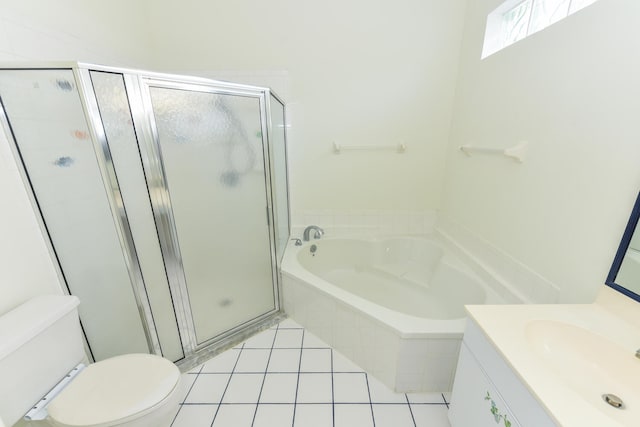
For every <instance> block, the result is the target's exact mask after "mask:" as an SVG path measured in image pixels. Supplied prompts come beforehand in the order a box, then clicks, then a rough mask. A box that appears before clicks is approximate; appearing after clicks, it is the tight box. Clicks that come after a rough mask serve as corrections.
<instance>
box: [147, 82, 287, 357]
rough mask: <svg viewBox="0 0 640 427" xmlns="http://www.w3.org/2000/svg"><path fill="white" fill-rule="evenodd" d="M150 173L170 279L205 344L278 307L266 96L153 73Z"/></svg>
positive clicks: (197, 343)
mask: <svg viewBox="0 0 640 427" xmlns="http://www.w3.org/2000/svg"><path fill="white" fill-rule="evenodd" d="M142 92H143V93H144V98H145V102H146V104H147V105H146V108H145V109H146V110H147V111H152V113H153V117H149V123H150V128H149V130H150V132H151V133H152V134H153V137H152V138H149V139H148V143H147V144H146V150H147V159H158V160H157V161H155V162H151V161H149V160H147V162H146V164H145V167H147V168H148V169H150V170H148V171H147V180H148V182H149V188H150V192H151V198H152V204H153V206H154V211H155V212H156V215H160V217H161V221H160V223H161V224H164V226H160V228H163V229H161V230H159V234H160V240H161V245H162V249H163V253H164V257H165V262H168V264H170V265H172V266H173V267H172V268H171V270H172V273H171V275H170V280H175V281H179V282H181V286H182V288H183V289H185V290H186V292H185V293H186V294H187V295H188V301H189V304H188V307H186V306H185V308H184V310H185V313H184V317H185V318H186V319H187V324H189V325H190V327H191V328H192V329H193V330H192V331H191V340H192V347H194V348H200V347H202V346H203V345H206V344H207V343H208V342H210V341H211V340H213V339H216V338H219V337H222V336H225V335H226V334H227V333H229V332H230V331H233V330H234V329H237V328H239V327H242V326H243V325H246V324H248V323H251V322H252V321H254V320H256V319H259V318H261V317H262V316H265V315H267V314H270V313H272V312H274V311H275V310H276V309H277V302H276V292H275V287H274V284H275V280H274V271H273V269H272V265H274V263H273V259H272V257H273V255H272V250H271V247H272V238H273V236H272V232H271V231H270V230H271V227H270V224H269V222H270V217H271V212H270V211H271V206H270V202H269V197H268V196H269V194H270V191H271V189H270V185H269V183H268V180H267V178H266V177H267V176H268V174H267V172H268V171H266V170H265V165H266V164H268V163H267V162H265V156H266V151H265V148H264V141H263V134H264V133H265V132H264V123H263V122H262V120H261V117H264V114H263V112H264V98H263V95H262V94H261V93H259V92H253V93H252V92H246V93H243V92H233V91H224V90H220V89H218V88H214V87H209V86H200V85H184V84H178V83H167V82H162V81H152V80H144V83H143V85H142Z"/></svg>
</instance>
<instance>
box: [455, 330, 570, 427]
mask: <svg viewBox="0 0 640 427" xmlns="http://www.w3.org/2000/svg"><path fill="white" fill-rule="evenodd" d="M449 420H450V422H451V426H452V427H496V426H499V427H559V426H558V424H556V423H555V422H554V421H553V420H552V418H551V417H550V416H549V415H548V414H547V413H546V411H545V410H544V409H543V407H542V405H541V404H540V403H539V402H538V401H537V400H536V399H535V398H534V397H533V395H532V394H531V392H530V391H529V390H528V389H527V388H526V386H525V385H524V384H523V383H522V382H521V381H520V379H519V378H518V376H517V375H516V374H515V373H514V372H513V370H512V369H511V368H510V367H509V365H508V364H507V363H506V362H505V360H504V358H503V357H502V356H501V355H500V354H499V353H498V351H497V350H496V349H495V347H494V346H493V345H492V344H491V342H490V341H489V340H488V339H487V337H486V335H485V334H484V332H483V331H482V330H481V328H480V327H479V326H478V325H477V324H476V323H475V322H474V321H473V320H472V319H469V320H468V321H467V327H466V330H465V334H464V338H463V341H462V346H461V349H460V356H459V360H458V368H457V372H456V377H455V380H454V383H453V393H452V395H451V405H450V407H449Z"/></svg>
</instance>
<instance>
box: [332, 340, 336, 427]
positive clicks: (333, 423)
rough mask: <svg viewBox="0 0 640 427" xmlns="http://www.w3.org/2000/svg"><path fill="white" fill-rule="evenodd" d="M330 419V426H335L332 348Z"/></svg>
mask: <svg viewBox="0 0 640 427" xmlns="http://www.w3.org/2000/svg"><path fill="white" fill-rule="evenodd" d="M331 417H332V426H333V427H335V425H336V402H335V394H334V390H333V348H331Z"/></svg>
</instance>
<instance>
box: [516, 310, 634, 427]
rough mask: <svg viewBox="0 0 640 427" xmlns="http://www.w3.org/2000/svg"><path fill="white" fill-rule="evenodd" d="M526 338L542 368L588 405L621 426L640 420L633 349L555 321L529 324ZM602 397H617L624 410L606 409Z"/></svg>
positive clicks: (537, 321) (538, 321)
mask: <svg viewBox="0 0 640 427" xmlns="http://www.w3.org/2000/svg"><path fill="white" fill-rule="evenodd" d="M525 337H526V341H527V343H528V344H529V346H530V349H531V350H532V351H533V353H534V354H535V355H536V356H537V359H538V360H540V361H541V363H542V364H543V366H545V367H546V368H548V369H550V370H551V371H552V375H554V376H555V378H556V379H557V380H558V381H560V382H561V383H563V384H564V385H565V386H567V387H569V388H570V389H572V390H573V391H574V392H575V393H577V394H578V395H580V396H581V397H582V398H583V399H585V400H587V401H588V402H589V403H590V404H591V405H594V406H595V407H597V408H598V409H599V410H601V411H603V412H605V413H606V414H607V415H608V416H609V417H611V418H613V419H616V420H617V421H619V422H621V423H623V424H624V425H627V423H628V425H632V424H631V423H632V422H634V420H635V423H637V422H638V420H640V360H639V359H637V358H636V357H635V349H634V350H629V349H626V348H624V347H622V346H620V345H619V344H616V343H615V342H613V341H611V340H609V339H607V338H606V337H604V336H602V335H598V334H596V333H593V332H590V331H588V330H586V329H583V328H581V327H578V326H575V325H571V324H569V323H564V322H560V321H554V320H532V321H529V322H528V323H527V325H526V328H525ZM638 346H640V342H638ZM605 393H612V394H615V395H617V396H619V397H620V398H621V399H622V400H623V402H624V406H623V407H622V408H614V407H612V406H609V405H608V404H607V403H605V402H604V400H603V398H602V395H603V394H605Z"/></svg>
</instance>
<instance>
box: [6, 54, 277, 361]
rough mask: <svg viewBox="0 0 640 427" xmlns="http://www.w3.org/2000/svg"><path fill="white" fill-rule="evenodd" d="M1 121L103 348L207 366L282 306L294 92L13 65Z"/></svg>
mask: <svg viewBox="0 0 640 427" xmlns="http://www.w3.org/2000/svg"><path fill="white" fill-rule="evenodd" d="M0 102H1V107H2V108H1V109H0V119H1V121H2V124H3V127H4V130H5V133H6V134H7V137H8V139H9V140H10V141H11V142H12V145H13V151H14V154H15V157H16V160H17V163H18V164H19V165H20V166H21V170H22V174H23V178H24V180H25V183H26V184H27V185H28V187H29V188H30V190H31V192H32V202H33V205H34V207H35V208H36V210H37V211H38V212H39V213H40V215H41V226H42V229H43V231H44V232H45V235H46V236H47V237H48V238H49V243H50V250H51V253H52V256H54V257H55V259H56V260H57V263H58V266H59V274H60V277H61V280H62V281H63V282H64V283H65V284H66V286H67V288H68V290H69V292H70V293H71V294H74V295H77V296H78V297H79V298H80V300H81V305H80V318H81V323H82V326H83V330H84V332H85V335H86V338H87V342H88V345H89V348H90V351H91V353H92V356H93V358H94V359H95V360H101V359H104V358H107V357H110V356H114V355H118V354H123V353H133V352H144V353H147V352H152V353H156V354H162V355H164V356H165V357H167V358H169V359H171V360H173V361H178V362H180V363H182V364H185V365H187V364H194V363H196V362H197V361H199V360H201V359H202V358H203V357H206V356H207V355H208V354H210V353H211V352H213V351H217V350H218V349H220V348H221V347H223V346H226V345H228V344H229V343H230V342H233V341H234V339H238V337H242V336H244V335H246V334H248V333H250V332H251V331H253V330H257V329H259V328H260V327H264V325H266V324H268V323H269V322H270V321H272V320H274V319H275V318H277V316H278V315H279V313H280V301H279V294H278V280H279V279H278V278H279V275H278V265H279V262H280V259H281V256H282V253H283V251H284V247H285V245H286V241H287V239H288V237H289V206H288V193H287V170H286V139H285V136H286V135H285V130H286V127H285V116H284V104H283V102H282V100H280V99H279V98H278V97H277V96H276V95H275V94H274V93H273V92H272V91H271V90H270V89H268V88H261V87H254V86H246V85H237V84H230V83H223V82H219V81H213V80H208V79H202V78H193V77H184V76H174V75H166V74H158V73H149V72H143V71H137V70H136V71H133V70H126V69H118V68H111V67H103V66H94V65H88V64H76V63H74V64H65V65H63V66H37V67H23V68H17V67H11V68H7V67H4V68H2V69H0Z"/></svg>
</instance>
